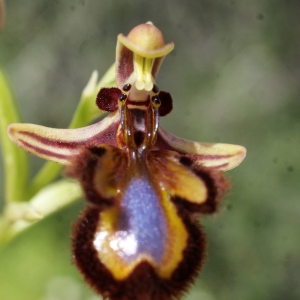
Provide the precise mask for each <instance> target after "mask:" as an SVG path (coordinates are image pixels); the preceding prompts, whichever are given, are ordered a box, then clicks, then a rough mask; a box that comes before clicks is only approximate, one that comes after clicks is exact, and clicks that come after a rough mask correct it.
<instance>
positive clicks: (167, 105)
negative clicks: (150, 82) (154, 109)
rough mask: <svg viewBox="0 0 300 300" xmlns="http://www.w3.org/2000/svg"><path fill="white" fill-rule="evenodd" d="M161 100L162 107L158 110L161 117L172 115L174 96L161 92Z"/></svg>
mask: <svg viewBox="0 0 300 300" xmlns="http://www.w3.org/2000/svg"><path fill="white" fill-rule="evenodd" d="M158 95H159V98H160V101H161V105H160V107H159V109H158V111H159V115H160V116H161V117H163V116H165V115H167V114H168V113H170V112H171V111H172V109H173V101H172V96H171V94H170V93H167V92H164V91H161V92H159V94H158Z"/></svg>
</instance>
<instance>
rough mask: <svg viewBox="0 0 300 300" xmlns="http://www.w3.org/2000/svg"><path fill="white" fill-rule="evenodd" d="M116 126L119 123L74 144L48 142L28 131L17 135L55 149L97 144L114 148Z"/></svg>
mask: <svg viewBox="0 0 300 300" xmlns="http://www.w3.org/2000/svg"><path fill="white" fill-rule="evenodd" d="M118 126H119V123H117V122H115V123H113V124H111V125H110V126H109V127H108V128H107V129H106V130H103V131H101V132H99V133H98V134H96V135H94V136H92V137H90V138H88V139H86V140H83V141H80V142H75V141H70V142H68V141H65V140H59V139H55V140H49V139H48V138H44V137H41V136H40V135H38V134H36V133H33V132H28V131H19V133H20V134H21V135H25V136H29V137H30V138H32V139H34V140H36V141H39V142H40V143H41V144H44V145H51V146H53V147H57V148H66V149H72V148H77V147H80V146H90V145H97V144H107V145H111V146H116V145H117V142H116V134H117V130H118Z"/></svg>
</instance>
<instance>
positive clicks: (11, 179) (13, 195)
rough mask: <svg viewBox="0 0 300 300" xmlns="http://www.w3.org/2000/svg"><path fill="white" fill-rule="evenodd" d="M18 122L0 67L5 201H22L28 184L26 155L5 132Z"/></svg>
mask: <svg viewBox="0 0 300 300" xmlns="http://www.w3.org/2000/svg"><path fill="white" fill-rule="evenodd" d="M16 122H20V116H19V113H18V111H17V106H16V103H15V101H14V97H13V95H12V92H11V89H10V86H9V84H8V81H7V79H6V76H5V75H4V73H3V71H2V70H1V69H0V138H1V143H2V148H3V161H4V172H5V174H4V175H5V176H4V177H5V199H6V201H7V202H12V201H18V202H19V201H24V200H26V197H25V190H26V188H27V184H28V156H27V153H25V152H24V151H23V150H22V149H20V148H18V147H17V146H16V145H14V144H13V143H12V142H11V141H10V140H9V138H8V136H7V134H6V129H7V126H8V125H9V124H10V123H16Z"/></svg>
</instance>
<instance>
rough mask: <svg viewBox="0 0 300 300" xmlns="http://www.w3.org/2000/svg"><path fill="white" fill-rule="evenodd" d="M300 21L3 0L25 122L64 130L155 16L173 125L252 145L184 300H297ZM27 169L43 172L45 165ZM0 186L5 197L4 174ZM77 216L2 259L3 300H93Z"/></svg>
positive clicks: (292, 4)
mask: <svg viewBox="0 0 300 300" xmlns="http://www.w3.org/2000/svg"><path fill="white" fill-rule="evenodd" d="M299 15H300V2H299V1H296V0H289V1H282V0H281V1H280V0H272V1H271V0H265V1H260V0H253V1H246V0H239V1H237V0H228V1H223V0H219V1H218V0H186V1H181V0H168V1H161V0H152V1H144V0H139V1H128V0H113V1H108V0H106V1H104V0H102V1H100V0H98V1H96V0H81V1H75V0H74V1H67V0H65V1H64V0H55V1H46V0H31V1H25V2H24V1H22V0H10V1H7V23H6V26H5V28H4V30H3V31H2V32H1V33H0V64H1V65H2V67H3V68H4V69H5V70H6V71H7V73H8V76H9V79H10V81H11V85H12V87H13V90H14V93H15V95H16V98H17V100H18V103H19V105H20V110H21V113H22V116H23V119H24V121H26V122H30V123H36V124H42V125H45V126H51V127H62V128H65V127H67V125H68V123H69V122H70V120H71V117H72V114H73V112H74V110H75V107H76V105H77V103H78V100H79V98H80V94H81V91H82V89H83V88H84V86H85V84H86V83H87V80H88V78H89V76H90V75H91V72H92V71H93V70H94V69H97V70H98V71H99V74H100V76H101V74H104V73H105V71H106V70H107V69H108V67H109V66H110V65H111V64H112V63H113V61H114V56H115V45H116V36H117V34H119V33H121V32H122V33H124V34H127V33H128V32H129V31H130V30H131V29H132V28H133V27H134V26H136V25H138V24H140V23H144V22H147V21H149V20H151V21H152V22H153V23H154V24H155V25H156V26H158V27H159V28H160V29H161V30H162V32H163V33H164V35H165V39H166V41H171V40H172V41H174V42H175V50H174V51H173V52H172V53H171V54H170V55H169V56H168V57H167V58H166V59H165V62H164V64H163V66H162V69H161V71H160V74H159V76H158V79H157V82H158V86H159V87H160V88H161V89H162V90H166V91H168V92H170V93H171V94H172V96H173V101H174V110H173V112H172V113H171V114H170V115H168V116H167V117H165V118H164V119H163V120H162V126H163V127H164V129H166V130H168V131H170V132H172V133H173V134H175V135H179V136H182V137H185V138H188V139H192V140H198V141H207V142H226V143H234V144H241V145H244V146H246V147H247V150H248V154H247V157H246V160H245V161H244V162H243V163H242V164H241V166H240V167H238V168H237V169H235V170H233V171H230V172H229V173H228V176H229V177H230V178H231V180H232V182H233V188H232V190H231V191H230V194H229V195H228V197H227V198H226V199H225V201H224V202H223V205H222V208H221V210H220V212H219V213H218V214H217V215H215V216H212V217H210V216H206V217H204V218H203V221H202V222H203V224H204V226H205V229H206V232H207V235H208V241H209V248H208V256H209V258H208V260H207V262H206V264H205V266H204V269H203V271H202V272H201V274H200V276H199V278H198V280H197V282H196V285H195V286H194V287H193V288H192V289H191V291H190V293H189V294H187V296H186V297H185V299H186V300H193V299H199V300H241V299H242V300H253V299H255V300H283V299H285V300H296V299H300V199H299V198H300V197H299V195H300V182H299V180H300V153H299V152H300V122H299V118H300V99H299V88H300V45H299V44H300V36H299V33H300V19H299ZM31 162H32V174H34V173H35V172H36V171H37V169H38V168H39V167H40V166H41V165H42V163H43V162H42V161H41V160H38V159H34V158H32V161H31ZM0 176H1V180H0V182H1V183H0V184H1V185H0V187H1V190H3V189H2V187H3V181H4V178H3V170H2V165H1V175H0ZM3 200H4V199H3V195H2V193H1V203H3ZM82 206H83V201H82V202H80V203H78V204H76V205H73V206H72V207H69V208H68V209H65V210H64V211H61V212H59V213H56V214H55V215H53V216H51V217H49V218H48V219H46V220H44V221H42V222H40V223H39V224H38V225H37V226H34V227H33V228H31V229H30V230H28V231H27V232H25V233H24V234H22V235H21V236H20V237H18V238H17V239H15V240H14V241H13V242H12V243H11V244H10V245H9V246H8V247H7V248H5V249H4V250H2V252H1V253H0V298H1V299H3V300H69V299H72V300H92V299H93V300H94V299H97V298H96V297H95V295H94V294H93V293H92V292H91V291H90V289H89V288H88V287H86V286H85V284H84V283H83V281H82V280H81V277H80V275H79V274H78V272H77V270H76V269H75V267H74V266H73V265H72V263H71V254H70V249H69V243H70V242H69V235H70V230H71V224H72V222H73V221H74V220H76V218H77V215H78V213H79V211H80V210H81V208H82Z"/></svg>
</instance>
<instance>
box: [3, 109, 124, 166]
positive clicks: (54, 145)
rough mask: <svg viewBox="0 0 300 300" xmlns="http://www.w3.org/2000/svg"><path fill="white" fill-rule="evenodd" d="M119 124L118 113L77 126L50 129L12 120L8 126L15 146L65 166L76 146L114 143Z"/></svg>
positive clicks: (76, 150) (75, 150)
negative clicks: (91, 123) (87, 124)
mask: <svg viewBox="0 0 300 300" xmlns="http://www.w3.org/2000/svg"><path fill="white" fill-rule="evenodd" d="M119 123H120V115H119V113H118V112H116V113H112V114H109V115H108V116H107V117H106V118H104V119H103V120H102V121H100V122H98V123H96V124H93V125H90V126H87V127H83V128H79V129H54V128H48V127H44V126H39V125H34V124H20V123H14V124H11V125H9V126H8V135H9V137H10V139H11V140H12V141H13V142H14V143H15V144H16V145H17V146H19V147H21V148H23V149H24V150H26V151H28V152H29V153H32V154H34V155H36V156H39V157H41V158H44V159H48V160H51V161H53V162H57V163H59V164H63V165H67V164H69V160H70V159H71V158H72V156H74V155H76V154H78V148H81V147H83V146H84V147H91V146H95V145H98V144H102V143H103V144H108V145H112V146H116V145H117V144H116V132H117V129H118V126H119Z"/></svg>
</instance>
